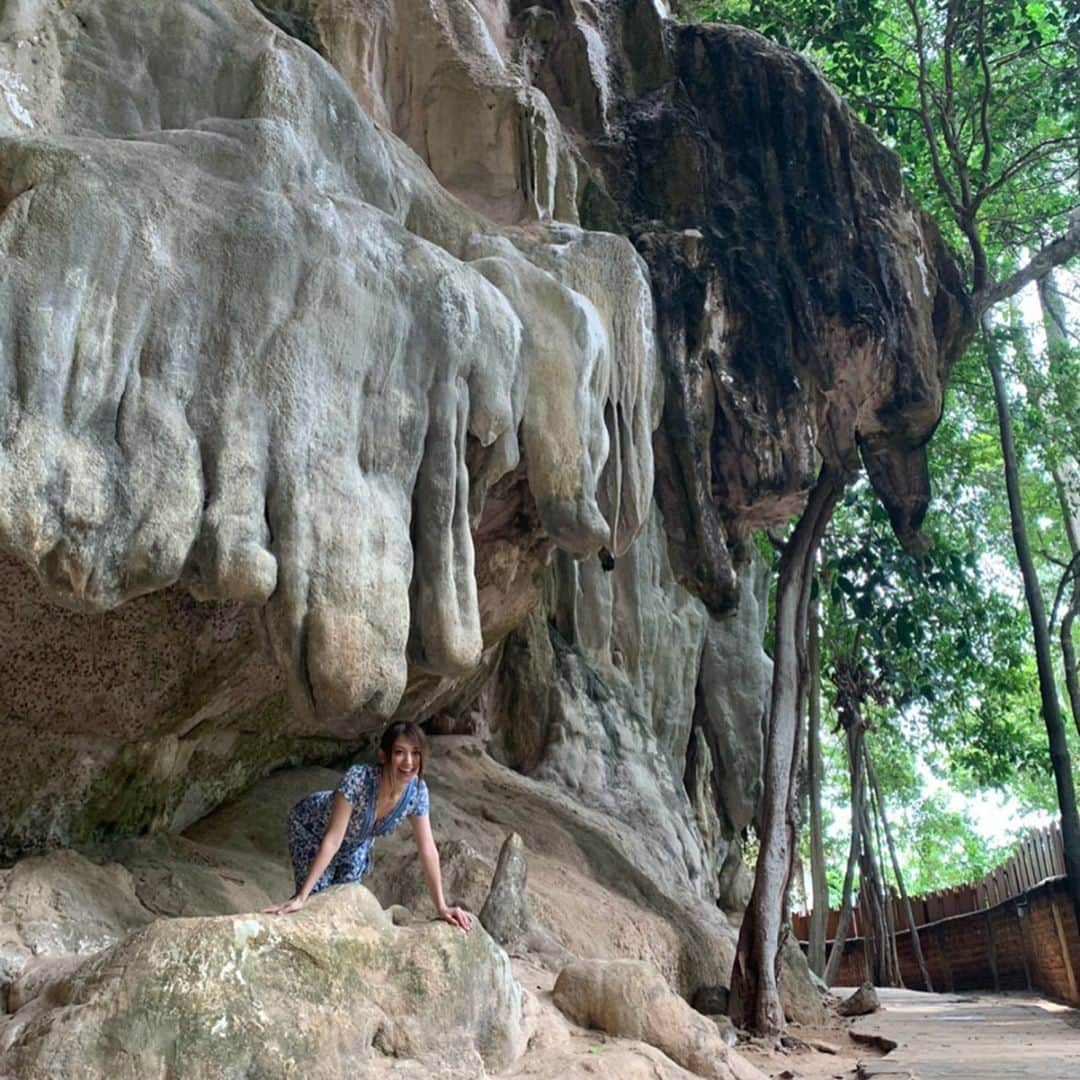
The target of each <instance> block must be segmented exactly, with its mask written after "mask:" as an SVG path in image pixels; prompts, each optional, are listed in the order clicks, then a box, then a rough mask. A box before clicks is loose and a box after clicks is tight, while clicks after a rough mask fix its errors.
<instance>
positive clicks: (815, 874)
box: [806, 597, 829, 975]
mask: <svg viewBox="0 0 1080 1080" xmlns="http://www.w3.org/2000/svg"><path fill="white" fill-rule="evenodd" d="M806 658H807V664H808V666H809V669H810V670H809V684H810V685H809V691H808V693H809V701H808V706H809V707H808V710H807V712H808V715H809V725H808V726H809V730H808V732H807V755H806V756H807V761H808V771H809V787H810V880H811V883H812V885H813V890H814V907H813V912H812V914H811V916H810V948H809V951H808V957H807V959H808V960H809V963H810V970H811V971H812V972H814V974H815V975H821V974H823V973H824V971H825V929H826V924H827V923H828V919H829V881H828V878H827V876H826V872H825V837H824V835H823V826H822V820H821V780H822V763H821V599H820V597H815V598H814V599H813V600H812V601H811V605H810V624H809V626H808V628H807V645H806Z"/></svg>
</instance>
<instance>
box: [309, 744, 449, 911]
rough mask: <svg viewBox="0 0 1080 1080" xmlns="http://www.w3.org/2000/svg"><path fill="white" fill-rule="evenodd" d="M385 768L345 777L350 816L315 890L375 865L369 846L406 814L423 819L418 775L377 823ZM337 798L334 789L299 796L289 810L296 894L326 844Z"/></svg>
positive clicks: (355, 877)
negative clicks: (380, 782)
mask: <svg viewBox="0 0 1080 1080" xmlns="http://www.w3.org/2000/svg"><path fill="white" fill-rule="evenodd" d="M381 772H382V769H381V768H380V766H378V765H354V766H353V767H352V768H351V769H349V771H348V772H347V773H346V774H345V776H344V777H343V778H342V781H341V784H340V785H339V786H338V789H337V790H338V791H339V792H340V793H341V794H342V795H343V796H344V797H345V799H347V800H348V801H349V802H350V803H352V806H353V812H352V817H351V818H349V824H348V827H347V828H346V830H345V838H344V839H343V840H342V841H341V847H340V848H339V849H338V853H337V855H336V856H334V860H333V862H331V863H330V865H329V866H328V867H327V868H326V870H325V872H324V873H323V875H322V876H321V877H320V878H319V880H318V881H317V882H316V883H315V888H313V889H312V890H311V891H312V893H313V894H314V893H317V892H321V891H322V890H323V889H325V888H327V887H328V886H330V885H341V884H343V883H345V882H348V881H359V880H360V879H361V878H362V877H363V876H364V874H366V873H367V870H368V867H370V866H371V846H372V844H373V843H374V841H375V837H376V836H384V835H385V834H386V833H388V832H392V831H393V830H394V829H395V828H396V827H397V825H398V823H399V822H400V821H401V819H402V818H403V817H423V816H424V815H425V814H427V813H428V809H429V803H428V789H427V784H425V783H424V781H423V780H421V779H420V778H419V777H418V776H414V777H413V778H412V779H411V780H410V781H409V782H408V783H407V784H406V785H405V790H404V791H403V792H402V793H401V798H400V799H399V800H398V803H397V806H395V807H394V808H393V810H391V811H390V813H389V814H387V815H386V817H384V818H382V819H380V820H379V821H376V820H375V804H376V802H377V801H378V795H379V776H380V774H381ZM333 802H334V792H332V791H316V792H314V793H313V794H311V795H308V796H307V797H306V798H304V799H301V800H300V802H298V803H297V804H296V805H295V806H294V807H293V808H292V810H291V811H290V813H289V830H288V831H289V854H290V855H291V856H292V864H293V878H294V880H295V881H296V891H297V892H299V891H300V889H301V887H302V886H303V884H304V882H305V881H306V880H307V876H308V871H309V870H310V869H311V864H312V862H313V861H314V859H315V852H316V851H318V850H319V845H320V844H321V843H322V838H323V835H324V834H325V832H326V825H327V822H329V820H330V810H331V808H332V806H333Z"/></svg>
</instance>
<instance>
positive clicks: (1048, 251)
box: [971, 206, 1080, 317]
mask: <svg viewBox="0 0 1080 1080" xmlns="http://www.w3.org/2000/svg"><path fill="white" fill-rule="evenodd" d="M1077 255H1080V206H1077V207H1075V208H1074V209H1073V212H1072V213H1071V214H1070V215H1069V227H1068V229H1067V231H1066V232H1065V235H1064V236H1059V237H1058V238H1057V239H1056V240H1051V241H1050V243H1049V244H1047V245H1046V246H1045V247H1044V248H1042V249H1041V250H1040V251H1038V252H1036V253H1035V255H1033V256H1032V257H1031V259H1030V260H1028V263H1027V265H1026V266H1022V267H1021V268H1020V269H1019V270H1017V271H1016V273H1015V274H1010V275H1009V276H1008V277H1007V278H1004V279H1003V280H1002V281H998V282H994V283H991V284H989V285H987V286H986V288H984V289H979V290H978V291H977V292H976V293H975V295H974V296H972V298H971V302H972V306H973V307H974V309H975V314H976V317H978V316H980V315H982V313H983V312H985V311H989V310H990V308H992V307H993V306H994V305H995V304H998V303H1000V302H1001V301H1002V300H1007V299H1008V298H1009V297H1010V296H1015V295H1016V294H1017V293H1018V292H1019V291H1020V290H1021V289H1022V288H1024V286H1025V285H1030V284H1031V282H1033V281H1038V279H1039V278H1041V277H1042V276H1043V274H1046V273H1048V272H1049V271H1051V270H1053V269H1055V268H1056V267H1058V266H1064V265H1065V264H1066V263H1067V262H1069V261H1070V260H1071V259H1074V258H1075V257H1076V256H1077Z"/></svg>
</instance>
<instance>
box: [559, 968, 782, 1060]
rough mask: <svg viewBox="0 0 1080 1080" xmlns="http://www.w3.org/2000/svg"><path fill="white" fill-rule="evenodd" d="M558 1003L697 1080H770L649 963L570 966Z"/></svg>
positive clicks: (576, 1018) (562, 978)
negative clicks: (659, 1053)
mask: <svg viewBox="0 0 1080 1080" xmlns="http://www.w3.org/2000/svg"><path fill="white" fill-rule="evenodd" d="M555 1003H556V1005H558V1006H559V1008H560V1009H562V1011H563V1012H564V1013H566V1014H567V1016H569V1017H570V1018H571V1019H572V1020H574V1021H575V1022H576V1023H579V1024H581V1025H582V1026H583V1027H592V1028H599V1029H600V1030H601V1031H606V1032H609V1033H610V1034H612V1035H622V1036H625V1037H629V1038H633V1039H641V1040H642V1041H643V1042H647V1043H649V1044H650V1045H652V1046H656V1047H658V1048H659V1049H661V1050H663V1051H664V1053H665V1054H667V1055H668V1057H670V1058H672V1059H673V1060H674V1061H677V1062H678V1063H679V1064H680V1065H682V1066H684V1067H685V1068H687V1069H689V1070H690V1071H691V1072H692V1073H695V1074H696V1075H697V1076H705V1077H709V1078H710V1080H764V1077H765V1074H764V1073H762V1072H761V1071H760V1070H759V1069H757V1068H755V1067H754V1066H753V1065H751V1064H750V1063H749V1062H747V1061H745V1060H743V1059H741V1058H740V1057H739V1055H738V1054H737V1053H736V1052H734V1051H732V1050H730V1049H729V1048H728V1045H727V1043H725V1041H724V1040H723V1038H722V1037H721V1035H720V1032H719V1030H718V1029H717V1026H716V1024H715V1023H713V1021H712V1020H710V1019H709V1018H708V1017H705V1016H702V1015H701V1013H699V1012H696V1011H695V1010H694V1009H692V1008H691V1007H690V1006H689V1005H687V1003H686V1002H685V1001H683V1000H682V998H680V997H677V996H676V995H675V994H673V993H672V992H671V990H670V989H668V986H667V984H666V983H665V982H664V980H663V979H662V978H661V977H660V975H659V973H657V972H656V971H655V970H653V969H651V968H650V967H649V966H648V965H647V964H642V963H640V962H637V961H633V960H613V961H609V962H606V963H605V962H602V961H579V962H577V963H574V964H570V965H568V966H567V967H565V968H563V970H562V971H561V972H560V973H559V978H558V981H557V982H556V983H555Z"/></svg>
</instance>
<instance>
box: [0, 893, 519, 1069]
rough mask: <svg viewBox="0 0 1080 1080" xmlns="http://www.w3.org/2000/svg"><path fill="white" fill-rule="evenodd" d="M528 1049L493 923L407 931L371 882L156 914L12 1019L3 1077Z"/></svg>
mask: <svg viewBox="0 0 1080 1080" xmlns="http://www.w3.org/2000/svg"><path fill="white" fill-rule="evenodd" d="M16 988H17V987H16ZM523 1048H524V1037H523V1027H522V998H521V991H520V989H519V988H518V985H517V983H516V982H515V981H514V979H513V976H512V974H511V971H510V966H509V962H508V960H507V958H506V955H505V953H503V952H502V951H501V950H500V949H498V948H497V947H496V946H495V945H494V944H493V942H492V941H491V939H490V938H489V937H488V936H487V935H486V934H485V933H484V931H483V930H482V929H481V928H478V927H474V929H473V930H472V932H470V933H468V934H466V933H463V932H462V931H460V930H458V929H456V928H452V927H449V926H447V925H445V924H442V923H429V924H425V925H420V926H413V927H409V928H397V927H395V926H393V925H392V923H391V922H390V920H389V918H388V916H387V915H386V914H385V913H384V912H383V911H382V909H381V908H380V907H379V905H378V903H377V902H376V901H375V899H374V897H372V896H371V894H370V893H369V892H368V891H367V890H366V889H364V888H363V887H362V886H342V887H338V888H334V889H330V890H328V891H327V892H326V893H324V894H321V895H320V896H318V897H315V898H314V899H313V900H312V901H311V902H310V903H309V904H308V905H307V907H306V908H304V909H303V910H302V911H300V912H299V913H297V914H295V915H293V916H288V917H278V916H256V915H241V916H231V917H228V916H226V917H218V918H201V919H198V918H195V919H165V920H158V921H156V922H154V923H152V924H150V925H149V926H147V927H145V928H144V929H142V930H139V931H136V932H135V933H133V934H132V935H131V936H129V937H128V938H126V939H125V940H124V941H122V942H120V943H119V944H117V945H115V946H113V947H111V948H109V949H107V950H105V951H104V952H101V953H98V954H97V955H95V956H93V957H91V958H90V959H88V960H86V961H85V962H84V963H82V964H81V965H79V966H78V967H76V968H75V969H74V970H65V971H64V972H63V973H62V974H60V975H59V976H58V977H57V978H56V979H55V980H53V981H51V982H48V981H46V982H44V983H42V984H41V985H38V986H37V988H36V994H35V995H34V996H32V997H29V1000H26V1001H24V1002H23V1003H22V1007H21V1008H20V1009H19V1011H18V1012H16V1013H15V1014H14V1015H12V1016H9V1017H6V1018H5V1019H4V1020H3V1021H2V1022H0V1072H3V1073H4V1074H5V1075H6V1074H9V1073H10V1074H13V1075H17V1076H20V1077H26V1078H27V1080H32V1078H37V1077H41V1078H44V1077H52V1076H58V1075H66V1076H74V1075H78V1076H82V1077H86V1078H88V1080H89V1078H96V1077H100V1078H102V1080H104V1078H110V1080H112V1078H121V1077H131V1078H135V1077H144V1076H148V1075H155V1076H156V1075H159V1074H162V1073H163V1072H169V1071H175V1072H176V1073H177V1074H178V1075H183V1076H200V1077H206V1078H207V1080H213V1078H217V1077H221V1078H224V1077H230V1076H238V1075H247V1076H266V1077H274V1076H285V1075H289V1073H290V1070H294V1071H295V1070H297V1069H299V1070H300V1071H302V1073H303V1075H305V1076H311V1077H319V1078H323V1077H327V1078H329V1077H347V1076H355V1075H357V1073H358V1071H360V1070H362V1069H363V1068H364V1066H365V1063H370V1062H373V1061H375V1060H377V1059H378V1058H379V1057H380V1055H389V1056H392V1057H408V1058H413V1059H419V1060H423V1059H425V1058H428V1057H431V1058H435V1059H438V1058H452V1059H457V1060H459V1061H466V1062H467V1061H472V1062H473V1068H474V1070H475V1073H476V1074H479V1073H481V1072H482V1071H483V1070H484V1069H485V1068H502V1067H505V1066H507V1065H509V1064H510V1063H511V1062H512V1061H513V1060H514V1059H515V1058H516V1057H517V1056H518V1055H519V1054H520V1052H521V1051H522V1050H523Z"/></svg>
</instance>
